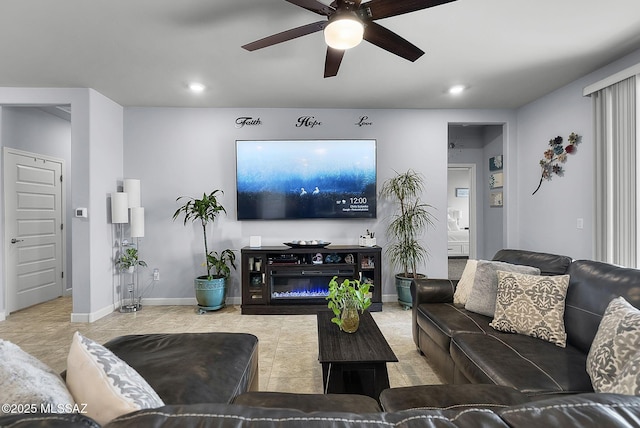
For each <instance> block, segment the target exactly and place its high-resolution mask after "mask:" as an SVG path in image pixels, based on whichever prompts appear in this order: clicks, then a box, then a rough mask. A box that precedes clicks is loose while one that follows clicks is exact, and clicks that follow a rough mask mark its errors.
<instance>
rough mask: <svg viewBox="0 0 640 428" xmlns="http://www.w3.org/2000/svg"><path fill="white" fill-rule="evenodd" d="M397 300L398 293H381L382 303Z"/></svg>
mask: <svg viewBox="0 0 640 428" xmlns="http://www.w3.org/2000/svg"><path fill="white" fill-rule="evenodd" d="M397 301H398V294H395V293H394V294H383V295H382V303H389V302H397Z"/></svg>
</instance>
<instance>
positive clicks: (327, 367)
mask: <svg viewBox="0 0 640 428" xmlns="http://www.w3.org/2000/svg"><path fill="white" fill-rule="evenodd" d="M331 318H333V312H330V311H319V312H318V348H319V353H318V361H320V364H322V382H323V389H324V393H325V394H329V393H346V394H364V395H368V396H369V397H373V398H375V399H376V400H378V398H379V397H380V393H381V392H382V390H384V389H386V388H389V374H388V372H387V362H397V361H398V358H396V355H395V354H394V353H393V351H392V350H391V347H390V346H389V344H388V343H387V341H386V339H385V338H384V336H383V335H382V333H381V332H380V329H379V328H378V326H377V325H376V322H375V321H374V320H373V318H372V317H371V314H370V313H369V312H365V313H363V314H360V327H359V328H358V331H356V332H355V333H345V332H343V331H340V328H339V327H338V326H337V325H336V324H334V323H332V322H331Z"/></svg>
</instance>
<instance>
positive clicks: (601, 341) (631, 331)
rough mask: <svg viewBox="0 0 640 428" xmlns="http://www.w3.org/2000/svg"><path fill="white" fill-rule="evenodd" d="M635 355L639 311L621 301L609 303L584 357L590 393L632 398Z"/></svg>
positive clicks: (637, 380)
mask: <svg viewBox="0 0 640 428" xmlns="http://www.w3.org/2000/svg"><path fill="white" fill-rule="evenodd" d="M639 353H640V310H638V309H636V308H635V307H633V306H631V305H630V304H629V303H628V302H627V301H626V300H625V299H624V298H622V297H618V298H616V299H613V300H612V301H611V303H609V305H608V306H607V309H606V311H605V313H604V316H603V317H602V321H601V322H600V326H599V328H598V332H597V333H596V337H595V338H594V340H593V343H592V344H591V349H590V350H589V355H588V356H587V372H588V373H589V376H590V377H591V382H592V384H593V389H594V390H595V391H596V392H616V393H622V394H630V395H636V394H637V393H638V392H639V384H640V370H639V369H640V366H639V364H638V363H639V362H640V361H639V358H638V356H639Z"/></svg>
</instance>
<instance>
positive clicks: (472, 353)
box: [450, 332, 593, 396]
mask: <svg viewBox="0 0 640 428" xmlns="http://www.w3.org/2000/svg"><path fill="white" fill-rule="evenodd" d="M450 352H451V358H452V359H453V361H454V363H455V364H456V368H457V369H458V370H460V372H462V374H463V375H464V376H465V378H466V379H467V380H468V381H469V382H471V383H492V384H496V385H505V386H510V387H513V388H515V389H517V390H519V391H521V392H523V393H525V394H527V395H529V396H544V395H553V394H571V393H572V394H576V393H581V392H592V391H593V389H592V387H591V380H590V379H589V375H588V374H587V372H586V371H585V364H586V357H587V356H586V355H585V354H583V353H582V352H581V351H580V350H578V349H576V348H574V347H572V346H570V345H567V347H566V348H560V347H558V346H556V345H554V344H552V343H549V342H545V341H542V340H539V339H535V338H532V337H529V336H524V335H520V334H511V333H500V332H494V333H490V334H486V335H482V334H472V333H458V334H455V335H454V336H453V338H452V340H451V348H450Z"/></svg>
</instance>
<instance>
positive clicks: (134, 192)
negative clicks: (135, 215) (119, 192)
mask: <svg viewBox="0 0 640 428" xmlns="http://www.w3.org/2000/svg"><path fill="white" fill-rule="evenodd" d="M123 190H124V191H125V193H127V195H129V208H133V207H139V206H140V180H136V179H133V178H125V179H124V186H123Z"/></svg>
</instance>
